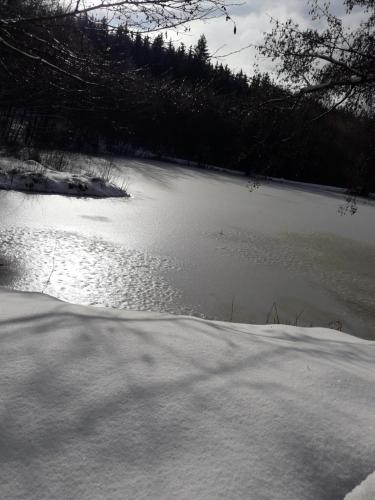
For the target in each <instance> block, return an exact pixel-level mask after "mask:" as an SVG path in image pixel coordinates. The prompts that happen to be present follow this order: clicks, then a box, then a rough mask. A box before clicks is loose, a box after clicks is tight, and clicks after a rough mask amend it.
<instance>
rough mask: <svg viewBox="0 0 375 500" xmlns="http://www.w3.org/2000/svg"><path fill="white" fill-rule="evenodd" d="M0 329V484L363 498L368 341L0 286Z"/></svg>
mask: <svg viewBox="0 0 375 500" xmlns="http://www.w3.org/2000/svg"><path fill="white" fill-rule="evenodd" d="M0 341H1V349H0V404H1V422H0V475H1V478H0V497H1V498H2V499H13V498H17V499H28V500H29V499H38V500H43V499H48V500H51V499H66V498H75V499H76V498H77V499H78V498H79V499H90V500H92V499H103V498H110V499H127V498H129V499H134V498H141V499H143V498H145V499H146V498H147V499H150V498H152V499H158V498H160V499H172V498H173V499H175V498H179V499H204V500H206V499H210V498H223V499H238V498H246V499H249V498H250V499H254V500H263V499H264V500H265V499H267V500H268V499H273V500H274V499H275V500H285V499H288V500H301V499H303V500H310V499H311V500H317V499H319V500H336V499H337V500H338V499H343V498H344V497H345V495H346V494H348V493H349V492H352V493H351V494H350V495H352V496H348V498H350V499H352V498H356V499H357V498H361V499H362V498H366V499H367V498H368V497H355V496H354V497H353V495H354V494H356V491H357V490H354V491H353V489H354V488H355V487H356V486H357V485H360V483H361V482H362V481H363V480H364V479H365V478H366V477H367V476H368V475H369V474H370V473H371V472H372V471H373V470H374V458H375V455H374V450H375V398H374V397H373V396H374V387H375V343H374V342H371V341H366V340H362V339H358V338H356V337H351V336H349V335H345V334H343V333H339V332H335V331H333V330H328V329H319V328H313V329H303V328H297V327H291V326H284V325H276V326H271V325H267V326H254V325H243V324H232V323H223V322H212V321H204V320H201V319H198V318H190V317H183V316H172V315H168V314H155V313H147V312H136V311H119V310H112V309H104V308H92V307H84V306H73V305H71V304H68V303H64V302H60V301H58V300H57V299H53V298H51V297H49V296H47V295H42V294H34V293H25V292H14V291H8V290H6V289H0ZM366 483H367V484H366ZM373 486H374V485H373V480H372V479H371V476H370V479H368V480H367V481H366V482H365V483H363V484H362V485H360V487H359V489H361V488H362V490H363V489H364V488H372V490H369V491H372V492H373V493H374V495H375V490H374V487H373ZM359 491H360V490H359ZM374 497H375V496H373V497H372V498H374Z"/></svg>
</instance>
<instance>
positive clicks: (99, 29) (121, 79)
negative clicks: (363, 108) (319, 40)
mask: <svg viewBox="0 0 375 500" xmlns="http://www.w3.org/2000/svg"><path fill="white" fill-rule="evenodd" d="M156 4H157V2H156V3H155V2H151V5H152V8H154V6H155V5H156ZM182 4H183V2H182ZM161 5H162V6H163V7H164V5H165V4H164V3H163V2H161ZM188 5H191V2H190V3H189V2H188ZM215 5H216V4H215ZM177 6H180V4H177ZM216 7H218V8H221V7H222V6H221V5H216ZM64 14H66V10H64V9H63V8H62V7H61V5H60V4H59V3H58V2H45V1H42V0H28V1H20V0H13V1H9V0H8V2H5V3H3V4H1V5H0V127H1V129H0V137H1V140H2V142H3V143H4V144H8V145H10V146H11V145H17V144H20V143H25V144H26V145H30V146H31V145H35V146H38V147H45V148H51V147H58V148H62V149H71V150H86V151H93V152H95V151H97V150H98V149H100V148H103V145H104V146H105V148H106V150H107V151H112V152H120V153H121V152H126V151H127V150H128V149H129V147H132V148H144V149H147V150H150V151H152V152H153V153H155V154H161V155H168V156H175V157H179V158H184V159H188V160H192V161H196V162H199V163H202V164H216V165H219V166H225V167H227V168H233V169H240V170H244V171H245V172H248V173H252V174H254V173H255V174H256V173H260V174H263V175H264V174H265V175H273V176H281V177H286V178H290V179H295V180H301V181H308V182H319V183H327V184H333V185H341V186H347V187H350V188H351V189H353V190H355V191H357V192H360V193H366V192H368V191H371V190H374V189H375V179H374V171H373V168H372V167H371V162H370V163H369V162H368V158H370V157H371V146H372V144H373V141H372V138H373V132H374V124H373V120H372V119H371V117H369V116H367V115H366V114H364V115H358V114H356V113H355V112H353V110H350V109H348V110H346V109H342V108H340V107H335V108H334V109H332V110H331V112H330V113H329V114H326V111H327V109H328V107H327V106H328V105H326V104H325V103H322V102H319V101H318V100H317V99H316V98H315V97H314V96H313V95H309V94H306V95H301V96H299V98H298V103H296V102H295V101H294V102H292V103H291V102H290V100H289V98H290V96H291V90H289V89H288V88H287V87H285V86H284V87H282V88H281V87H278V86H277V85H275V84H274V83H273V82H272V81H271V78H270V77H269V75H267V74H255V75H253V76H251V77H248V76H246V75H245V74H244V73H243V72H242V71H240V72H238V73H234V72H232V71H231V70H230V69H229V68H228V66H224V65H222V64H220V63H216V62H214V61H213V60H212V58H211V57H210V54H209V51H208V47H207V41H206V39H205V37H204V36H201V37H200V39H199V40H198V42H197V43H196V44H195V45H194V46H191V47H185V46H184V45H183V44H179V45H174V44H173V43H172V42H171V41H168V39H167V38H166V35H165V31H164V29H162V28H166V27H168V26H170V25H173V21H174V19H173V18H169V19H164V20H163V18H162V14H160V16H161V17H160V18H157V15H158V14H159V13H158V12H154V11H151V12H150V13H149V15H150V16H151V17H152V16H154V18H151V20H150V21H148V24H147V26H148V27H149V26H150V23H151V22H152V21H153V20H154V21H153V22H155V23H156V22H159V25H158V26H156V28H157V29H158V30H159V32H158V33H156V34H155V33H153V34H151V35H150V33H149V31H150V30H149V29H144V30H142V26H144V25H145V24H144V23H145V22H146V16H147V15H148V13H147V10H143V11H142V15H143V18H141V20H139V19H138V20H137V19H136V20H134V18H132V17H128V18H126V19H125V20H124V19H120V20H118V21H116V22H115V23H114V21H113V17H112V18H111V17H109V16H108V17H104V18H102V19H98V18H97V17H94V16H92V15H91V13H90V12H87V11H85V10H84V11H82V9H81V10H80V3H79V2H78V3H77V6H76V12H75V13H74V15H68V16H67V15H64ZM122 14H123V12H122ZM132 15H134V14H132ZM187 15H188V16H190V17H193V16H194V15H196V14H194V13H193V12H190V13H187ZM176 16H177V17H176V18H177V19H180V17H179V16H180V14H179V13H177V14H176ZM158 19H159V21H158ZM160 29H161V30H160ZM142 31H143V32H142ZM274 49H275V46H272V47H271V45H270V42H268V49H267V50H274ZM293 95H294V94H293Z"/></svg>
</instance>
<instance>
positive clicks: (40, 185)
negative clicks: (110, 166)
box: [0, 158, 128, 198]
mask: <svg viewBox="0 0 375 500" xmlns="http://www.w3.org/2000/svg"><path fill="white" fill-rule="evenodd" d="M0 189H6V190H10V189H13V190H17V191H28V192H33V193H49V194H62V195H68V196H95V197H100V198H106V197H124V196H128V194H127V192H126V189H125V188H124V187H121V186H117V185H116V184H115V183H113V182H111V181H110V180H107V179H105V178H103V177H102V176H100V174H98V172H97V171H96V170H92V171H91V172H87V171H84V170H83V169H76V168H75V169H73V170H72V171H66V169H62V171H58V170H55V169H53V168H51V167H49V166H46V165H44V164H41V163H39V162H38V161H35V160H26V161H22V160H19V159H18V160H17V159H13V158H0Z"/></svg>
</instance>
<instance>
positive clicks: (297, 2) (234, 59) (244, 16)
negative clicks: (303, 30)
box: [170, 0, 359, 74]
mask: <svg viewBox="0 0 375 500" xmlns="http://www.w3.org/2000/svg"><path fill="white" fill-rule="evenodd" d="M308 10H309V9H308V5H307V0H284V1H283V2H280V1H278V0H246V1H245V2H244V3H243V4H242V5H241V6H237V7H231V8H230V9H229V11H230V13H231V16H232V18H233V20H234V21H235V23H236V25H237V34H236V35H234V34H233V24H232V23H231V22H226V21H225V19H224V18H221V19H216V20H210V21H208V22H201V21H197V22H195V23H192V24H191V27H190V28H191V29H190V32H189V33H185V34H184V33H183V32H180V33H175V32H170V36H171V38H172V39H173V40H178V41H183V42H184V43H185V44H186V45H187V46H189V45H194V44H195V43H196V41H197V39H198V38H199V36H200V35H201V34H202V33H204V34H205V35H206V37H207V41H208V45H209V50H210V53H211V54H215V53H216V51H218V52H217V54H216V55H224V54H228V53H231V52H236V51H240V52H237V53H235V54H232V55H230V56H228V57H225V58H220V59H219V60H220V61H221V62H223V63H227V64H228V65H229V66H230V68H231V69H232V70H234V71H239V70H240V69H241V68H242V70H243V71H244V72H245V73H247V74H252V73H253V68H254V63H255V56H256V55H257V51H256V49H255V48H252V47H249V48H246V49H244V50H241V49H243V48H244V47H248V46H249V45H256V44H258V43H260V42H261V41H262V39H263V34H264V33H265V32H267V31H270V30H271V23H270V19H271V18H275V19H279V20H280V21H282V20H286V19H288V18H291V19H293V21H295V22H297V23H299V25H300V26H301V27H307V26H315V27H316V26H317V23H316V22H315V23H314V24H313V23H312V21H311V18H310V16H309V14H308ZM331 10H332V11H333V12H334V13H335V14H337V15H339V16H340V17H341V16H344V15H345V8H344V6H343V0H331ZM358 17H359V16H358V13H356V14H353V15H352V16H351V19H350V22H351V23H355V24H357V22H356V21H357V20H358ZM218 49H219V50H218ZM213 62H214V63H215V59H214V58H213ZM257 62H258V65H259V68H260V69H261V70H262V71H271V70H272V63H271V61H270V60H269V59H259V56H258V61H257Z"/></svg>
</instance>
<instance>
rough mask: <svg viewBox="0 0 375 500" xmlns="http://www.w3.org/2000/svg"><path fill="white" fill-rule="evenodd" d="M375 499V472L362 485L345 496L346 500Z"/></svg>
mask: <svg viewBox="0 0 375 500" xmlns="http://www.w3.org/2000/svg"><path fill="white" fill-rule="evenodd" d="M374 498H375V471H374V472H372V473H371V474H370V475H369V476H368V477H367V478H366V479H365V480H364V481H362V483H361V484H359V485H358V486H357V487H356V488H354V490H353V491H352V492H350V493H348V494H347V495H346V496H345V500H374Z"/></svg>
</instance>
